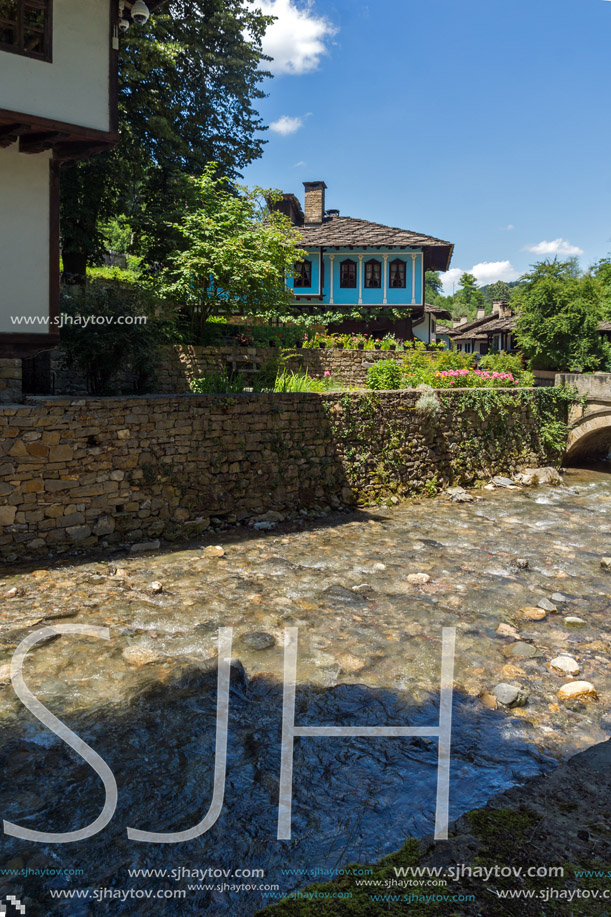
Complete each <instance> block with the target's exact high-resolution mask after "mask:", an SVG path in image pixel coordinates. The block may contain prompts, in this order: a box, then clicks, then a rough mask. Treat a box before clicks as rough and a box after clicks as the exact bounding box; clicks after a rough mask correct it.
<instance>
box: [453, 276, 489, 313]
mask: <svg viewBox="0 0 611 917" xmlns="http://www.w3.org/2000/svg"><path fill="white" fill-rule="evenodd" d="M458 287H459V288H458V293H457V294H456V296H455V297H454V305H453V307H452V314H453V315H455V316H456V317H457V318H458V317H460V316H461V315H465V314H466V315H467V317H468V318H469V319H474V318H475V316H476V314H477V310H478V309H479V308H481V307H482V306H483V304H484V297H483V295H482V292H481V290H480V289H479V287H478V286H477V280H476V279H475V277H474V276H473V274H468V273H464V274H463V275H462V276H461V278H460V280H459V282H458Z"/></svg>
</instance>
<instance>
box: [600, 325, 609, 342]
mask: <svg viewBox="0 0 611 917" xmlns="http://www.w3.org/2000/svg"><path fill="white" fill-rule="evenodd" d="M598 331H599V333H600V335H601V337H602V338H603V340H605V341H611V322H600V324H599V326H598Z"/></svg>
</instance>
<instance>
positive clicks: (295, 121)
mask: <svg viewBox="0 0 611 917" xmlns="http://www.w3.org/2000/svg"><path fill="white" fill-rule="evenodd" d="M302 127H303V118H291V117H289V115H282V117H281V118H278V120H277V121H272V123H271V124H270V126H269V129H270V131H274V133H275V134H282V136H283V137H288V136H289V134H296V133H297V131H298V130H299V129H300V128H302Z"/></svg>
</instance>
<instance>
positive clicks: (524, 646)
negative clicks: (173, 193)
mask: <svg viewBox="0 0 611 917" xmlns="http://www.w3.org/2000/svg"><path fill="white" fill-rule="evenodd" d="M536 655H537V649H536V647H534V646H532V645H531V644H530V643H524V641H523V640H518V642H517V643H510V644H509V646H504V647H503V656H507V657H508V658H509V659H513V658H516V659H517V658H521V659H532V657H533V656H536Z"/></svg>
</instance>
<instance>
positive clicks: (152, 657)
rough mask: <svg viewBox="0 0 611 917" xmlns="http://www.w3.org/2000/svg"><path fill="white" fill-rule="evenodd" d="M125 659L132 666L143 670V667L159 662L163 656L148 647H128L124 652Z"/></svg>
mask: <svg viewBox="0 0 611 917" xmlns="http://www.w3.org/2000/svg"><path fill="white" fill-rule="evenodd" d="M123 658H124V659H125V661H126V662H129V664H130V665H135V666H137V667H138V668H141V667H142V666H143V665H150V664H151V663H152V662H158V661H159V660H160V659H161V656H160V655H159V654H158V653H156V652H155V651H154V650H151V649H149V648H148V646H126V647H125V649H124V650H123Z"/></svg>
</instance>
